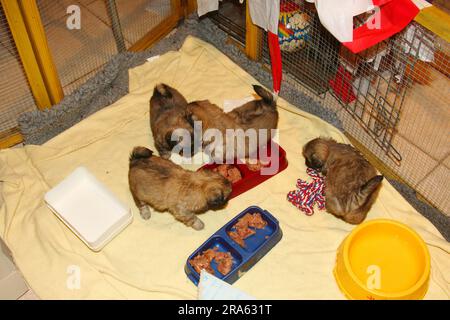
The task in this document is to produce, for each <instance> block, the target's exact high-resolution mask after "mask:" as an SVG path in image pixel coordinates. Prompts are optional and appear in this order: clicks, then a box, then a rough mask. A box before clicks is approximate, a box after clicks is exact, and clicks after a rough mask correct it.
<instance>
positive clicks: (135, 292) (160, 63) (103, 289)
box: [0, 37, 450, 299]
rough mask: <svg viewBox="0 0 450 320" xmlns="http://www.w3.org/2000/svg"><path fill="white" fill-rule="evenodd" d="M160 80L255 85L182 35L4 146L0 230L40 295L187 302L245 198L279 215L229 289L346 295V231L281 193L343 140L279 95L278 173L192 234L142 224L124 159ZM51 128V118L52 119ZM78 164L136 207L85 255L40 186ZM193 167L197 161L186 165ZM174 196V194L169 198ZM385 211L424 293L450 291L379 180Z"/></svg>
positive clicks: (443, 268) (423, 226) (432, 245)
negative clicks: (174, 46) (424, 284)
mask: <svg viewBox="0 0 450 320" xmlns="http://www.w3.org/2000/svg"><path fill="white" fill-rule="evenodd" d="M157 82H166V83H168V84H169V85H171V86H174V87H175V88H177V89H179V90H180V91H181V93H182V94H184V95H185V96H186V98H187V99H188V100H190V101H192V100H196V99H210V100H211V101H212V102H214V103H216V104H218V105H219V106H220V105H222V103H223V100H224V99H238V98H243V97H246V96H248V95H250V94H251V93H252V87H251V84H254V83H256V80H255V79H253V78H252V77H251V76H250V75H248V74H247V73H245V72H244V71H243V70H242V69H240V68H239V67H238V66H237V65H235V64H234V63H233V62H232V61H230V60H229V59H228V58H227V57H225V56H224V55H223V54H222V53H220V52H219V51H218V50H217V49H215V48H214V47H212V46H211V45H209V44H207V43H205V42H202V41H200V40H198V39H196V38H193V37H189V38H187V40H186V42H185V43H184V45H183V47H182V48H181V49H180V50H179V51H178V52H168V53H166V54H164V55H163V56H161V57H160V58H159V59H156V60H154V61H152V62H147V63H145V64H143V65H141V66H139V67H137V68H135V69H132V70H130V93H129V94H128V95H126V96H125V97H123V98H122V99H120V100H119V101H117V102H116V103H114V104H112V105H111V106H109V107H107V108H104V109H102V110H101V111H99V112H97V113H95V114H93V115H92V116H90V117H89V118H87V119H85V120H84V121H82V122H80V123H78V124H77V125H75V126H73V127H72V128H70V129H69V130H67V131H65V132H63V133H62V134H60V135H58V136H56V137H55V138H53V139H52V140H50V141H48V142H47V143H46V144H45V145H43V146H26V147H24V148H16V149H9V150H4V151H1V152H0V180H1V181H2V186H3V188H2V193H1V197H2V199H1V200H0V201H1V202H0V203H2V204H1V209H0V236H1V237H2V238H3V239H4V240H5V242H6V243H7V245H8V246H9V248H10V249H11V250H12V253H13V255H14V259H15V262H16V263H17V265H18V267H19V268H20V270H21V271H22V272H23V274H24V277H25V279H26V280H27V281H28V283H29V285H30V286H31V288H32V289H33V290H34V291H35V292H36V293H37V295H39V296H40V297H41V298H44V299H45V298H48V299H63V298H64V299H65V298H76V299H78V298H83V299H87V298H90V299H107V298H113V299H121V298H133V299H141V298H142V299H180V298H184V299H195V298H196V296H197V288H196V287H195V286H194V285H193V284H192V283H191V282H190V281H189V280H188V278H187V277H186V275H185V273H184V264H185V262H186V258H187V257H188V255H189V254H190V253H192V252H193V251H194V250H195V249H196V248H197V247H198V246H199V245H200V244H202V243H203V242H204V241H205V240H206V239H207V238H208V237H209V236H210V235H211V234H212V233H214V232H215V231H216V230H217V229H219V228H220V227H221V226H222V225H224V224H225V223H226V222H227V221H229V220H230V219H231V218H233V217H234V216H235V215H236V214H238V213H239V212H241V211H242V210H243V209H245V208H247V207H248V206H250V205H258V206H261V207H262V208H264V209H267V210H269V211H270V212H271V213H272V214H273V215H275V216H276V217H277V218H278V219H279V221H280V225H281V228H282V230H283V233H284V236H283V238H282V239H281V241H280V242H279V243H278V244H277V245H276V246H275V247H274V248H273V249H272V250H271V251H270V252H269V253H268V254H267V255H266V256H265V257H264V258H263V259H262V260H261V261H260V262H258V263H257V264H256V265H255V266H254V267H253V268H252V269H251V270H250V271H249V272H247V273H246V274H245V275H244V276H243V277H242V278H241V279H239V280H238V281H237V282H236V283H235V284H234V285H235V286H236V287H237V288H239V289H241V290H243V291H245V292H247V293H248V294H250V295H252V296H254V297H256V298H260V299H343V298H344V297H343V295H342V294H341V292H340V291H339V289H338V287H337V285H336V282H335V280H334V277H333V272H332V271H333V267H334V261H335V256H336V249H337V248H338V246H339V244H340V243H341V241H342V240H343V239H344V238H345V236H346V235H347V234H348V233H349V231H350V230H352V229H353V228H354V227H353V226H351V225H349V224H346V223H344V222H342V221H340V220H338V219H336V218H334V217H333V216H331V215H329V214H327V213H325V212H323V211H316V213H315V214H314V215H313V216H310V217H308V216H306V215H304V214H303V213H301V212H300V211H299V210H298V209H296V208H295V207H294V206H293V205H292V204H290V203H289V202H288V201H287V200H286V194H287V193H288V191H290V190H293V189H295V184H296V179H297V178H299V177H301V178H303V179H308V177H307V175H306V172H305V169H306V168H305V165H304V159H303V157H302V155H301V149H302V146H303V145H304V144H305V143H306V142H307V141H308V140H310V139H312V138H314V137H317V136H320V135H323V136H331V137H333V138H335V139H337V140H338V141H344V142H347V140H346V139H345V137H344V135H343V134H342V133H341V132H339V131H338V130H337V129H335V128H334V127H332V126H330V125H328V124H327V123H325V122H323V121H322V120H320V119H318V118H316V117H314V116H312V115H310V114H307V113H305V112H302V111H300V110H298V109H296V108H295V107H293V106H291V105H289V104H288V103H287V102H285V101H283V100H282V99H279V103H278V104H279V111H280V122H279V129H280V132H279V137H280V144H281V145H282V147H283V148H284V149H285V150H286V152H287V156H288V160H289V166H288V168H287V169H286V170H285V171H283V172H282V173H280V174H279V175H277V176H275V177H273V178H271V179H270V180H268V181H266V182H264V183H263V184H261V185H259V186H258V187H256V188H254V189H252V190H250V191H248V192H246V193H244V194H242V195H240V196H239V197H237V198H235V199H233V200H231V201H230V202H229V204H228V206H227V207H226V208H225V209H224V210H222V211H219V212H208V213H206V214H204V215H202V217H201V218H202V220H203V221H204V222H205V225H206V226H205V229H204V230H202V231H200V232H198V231H194V230H193V229H191V228H187V227H185V226H184V225H183V224H181V223H179V222H177V221H175V220H174V218H173V217H172V216H171V215H170V214H168V213H161V214H160V213H154V214H153V216H152V218H151V219H150V220H148V221H144V220H142V219H141V218H140V216H139V213H138V210H137V208H136V207H135V205H134V202H133V199H132V197H131V194H130V192H129V189H128V180H127V174H128V156H129V153H130V151H131V149H132V148H133V147H134V146H136V145H144V146H149V147H150V148H154V146H153V139H152V136H151V133H150V128H149V98H150V96H151V94H152V90H153V87H154V85H155V84H156V83H157ZM55 125H57V124H55ZM80 165H83V166H86V167H87V168H88V169H89V170H90V171H91V172H92V173H93V174H95V176H96V177H97V178H98V179H99V180H100V181H102V182H103V183H104V184H105V185H107V186H108V187H109V188H110V189H111V190H112V191H113V192H114V193H115V194H116V195H117V196H118V197H119V198H120V199H121V200H122V201H124V202H125V203H127V204H128V205H129V206H130V207H131V208H132V210H133V214H134V221H133V223H132V224H131V225H130V226H129V227H127V228H126V229H125V230H124V231H123V232H122V233H121V234H119V235H118V236H117V237H116V238H115V239H114V240H113V241H112V242H111V243H109V244H108V245H107V246H106V247H105V248H104V249H103V250H102V251H101V252H99V253H95V252H92V251H91V250H89V249H88V248H87V247H86V246H85V245H84V244H83V243H82V242H81V241H80V240H79V239H78V238H77V237H76V236H75V235H74V234H73V233H72V232H71V231H70V230H69V229H68V228H67V227H66V226H65V225H64V224H63V223H62V222H60V220H58V219H57V218H56V216H55V215H54V214H53V213H52V212H51V211H50V210H49V209H48V208H47V206H46V205H45V203H44V200H43V197H44V194H45V192H46V191H48V190H49V189H50V188H51V187H53V186H55V185H56V184H57V183H58V182H59V181H61V180H62V179H64V178H65V177H66V176H67V175H68V174H69V173H71V172H72V171H73V170H74V169H75V168H76V167H77V166H80ZM192 169H195V167H192ZM173 196H176V195H173ZM375 218H389V219H395V220H398V221H401V222H403V223H406V224H408V225H409V226H411V227H412V228H414V229H415V230H416V231H417V232H418V233H419V234H420V235H421V236H422V237H423V239H424V240H425V241H426V243H427V244H428V248H429V250H430V253H431V266H432V275H431V282H430V288H429V291H428V294H427V296H426V298H430V299H448V298H449V297H450V289H449V280H450V255H449V252H450V245H449V243H447V242H446V241H445V240H444V239H443V238H442V236H441V235H440V234H439V232H438V231H437V230H436V229H435V228H434V226H433V225H432V224H431V223H430V222H428V221H427V220H426V219H425V218H424V217H422V216H421V215H420V214H418V213H417V212H416V211H415V210H414V209H413V208H412V207H411V206H410V205H409V204H408V203H407V202H406V201H405V200H404V199H403V198H402V197H401V196H400V195H399V194H398V193H397V192H396V190H395V189H394V188H393V187H392V186H391V185H390V184H389V183H387V182H386V181H385V182H384V183H383V188H382V190H381V193H380V196H379V199H378V201H377V202H376V203H375V205H374V206H373V208H372V210H371V212H370V213H369V216H368V219H375Z"/></svg>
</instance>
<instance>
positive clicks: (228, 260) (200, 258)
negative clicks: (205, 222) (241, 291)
mask: <svg viewBox="0 0 450 320" xmlns="http://www.w3.org/2000/svg"><path fill="white" fill-rule="evenodd" d="M218 250H219V249H218V248H217V247H215V248H214V249H208V250H205V251H203V252H202V253H201V254H198V255H197V256H195V257H194V258H193V259H191V260H189V263H190V265H191V266H192V267H193V268H194V270H195V271H197V272H198V273H200V271H202V270H205V271H206V272H208V273H210V274H212V275H213V274H214V269H213V268H212V267H211V262H212V261H213V260H214V261H215V262H216V263H217V270H218V271H219V272H220V273H221V274H223V275H226V274H228V273H229V272H230V271H231V268H232V267H233V257H232V256H231V254H230V253H229V252H220V251H218Z"/></svg>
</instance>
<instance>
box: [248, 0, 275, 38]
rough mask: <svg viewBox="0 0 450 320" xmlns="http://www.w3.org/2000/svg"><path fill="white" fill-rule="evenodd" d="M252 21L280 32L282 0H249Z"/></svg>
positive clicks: (264, 27) (269, 29)
mask: <svg viewBox="0 0 450 320" xmlns="http://www.w3.org/2000/svg"><path fill="white" fill-rule="evenodd" d="M248 1H249V3H248V5H249V9H250V16H251V17H252V22H253V23H254V24H256V25H257V26H259V27H261V28H263V29H264V30H265V31H267V30H268V31H270V32H272V33H274V34H278V17H279V15H280V1H274V0H248Z"/></svg>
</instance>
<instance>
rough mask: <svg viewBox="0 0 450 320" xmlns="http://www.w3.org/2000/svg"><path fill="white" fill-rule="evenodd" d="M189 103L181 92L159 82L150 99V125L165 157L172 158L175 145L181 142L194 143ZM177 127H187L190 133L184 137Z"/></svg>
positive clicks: (157, 147) (156, 142) (162, 155)
mask: <svg viewBox="0 0 450 320" xmlns="http://www.w3.org/2000/svg"><path fill="white" fill-rule="evenodd" d="M187 104H188V103H187V101H186V99H185V98H184V97H183V95H182V94H181V93H180V92H178V91H177V90H176V89H174V88H172V87H170V86H168V85H166V84H163V83H161V84H158V85H156V86H155V89H154V90H153V96H152V97H151V99H150V127H151V129H152V134H153V138H154V140H155V147H156V149H157V150H158V152H159V155H160V156H161V157H163V158H164V159H168V158H170V155H171V153H172V149H173V147H174V146H175V145H177V144H178V143H181V146H183V144H187V145H192V143H193V140H192V139H190V138H191V136H192V134H193V128H192V124H191V123H190V122H189V120H190V119H189V118H188V117H187V114H186V107H187ZM176 129H185V130H187V131H185V132H187V133H188V134H189V135H188V136H187V137H184V136H183V135H182V134H181V133H180V132H179V131H175V130H176ZM174 131H175V132H174ZM187 138H188V139H187ZM192 151H193V150H192V147H191V152H192Z"/></svg>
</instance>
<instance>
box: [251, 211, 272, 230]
mask: <svg viewBox="0 0 450 320" xmlns="http://www.w3.org/2000/svg"><path fill="white" fill-rule="evenodd" d="M246 215H249V214H246ZM249 216H250V217H249V218H248V225H249V226H250V227H253V228H256V229H264V227H265V226H267V221H265V220H264V219H263V218H262V217H261V214H260V213H259V212H256V213H254V214H250V215H249Z"/></svg>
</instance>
